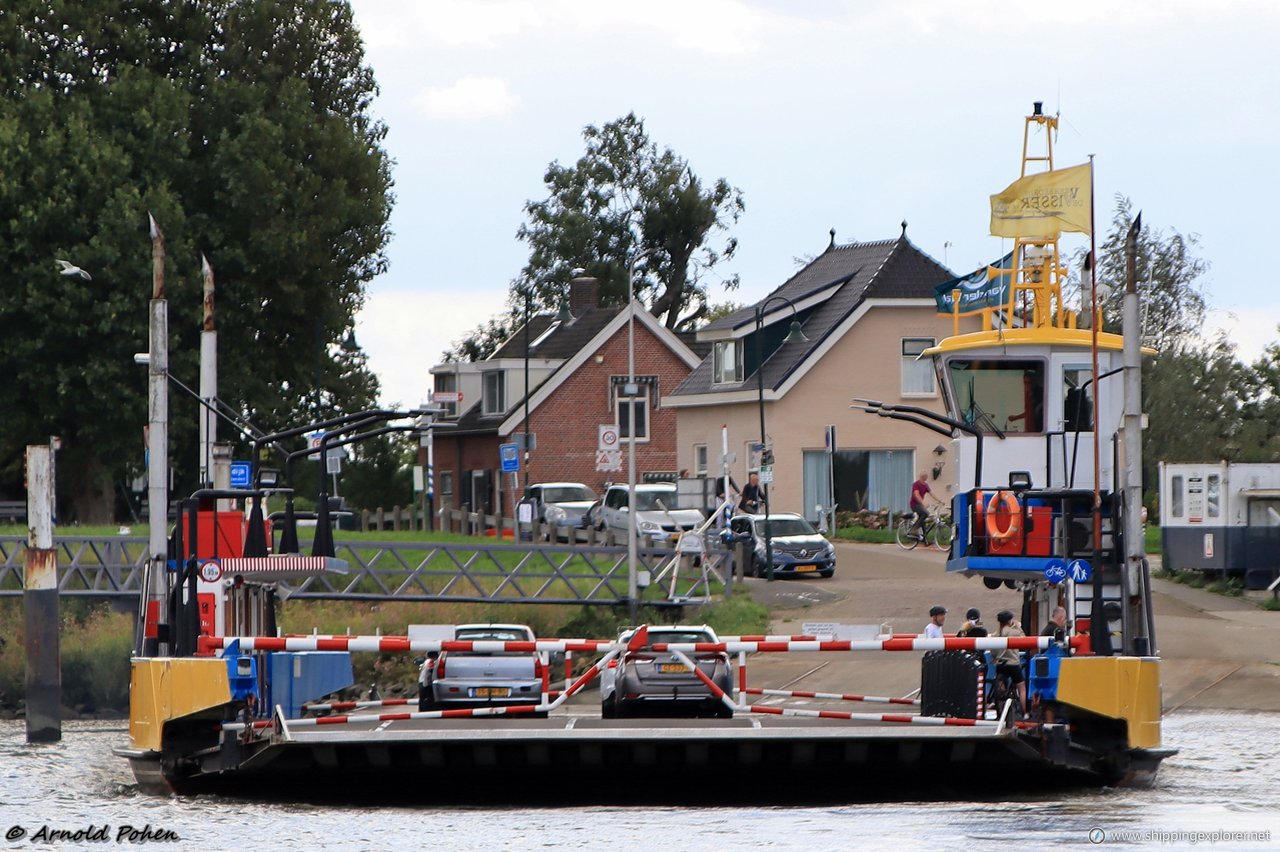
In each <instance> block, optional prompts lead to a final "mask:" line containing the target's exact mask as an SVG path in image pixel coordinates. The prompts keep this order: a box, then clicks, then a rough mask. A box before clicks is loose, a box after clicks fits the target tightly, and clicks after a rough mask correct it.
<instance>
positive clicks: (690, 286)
mask: <svg viewBox="0 0 1280 852" xmlns="http://www.w3.org/2000/svg"><path fill="white" fill-rule="evenodd" d="M582 136H583V139H584V140H585V141H586V147H587V150H586V153H585V154H583V156H582V157H581V158H579V159H578V161H577V162H576V163H574V164H573V165H571V166H565V165H562V164H560V163H559V162H553V163H551V164H550V165H549V166H548V167H547V171H546V174H545V175H544V176H543V180H544V182H545V183H546V186H547V197H546V198H545V199H543V200H541V201H529V202H528V203H526V204H525V213H526V215H527V216H528V221H527V222H526V223H525V224H523V225H521V226H520V229H519V230H518V231H517V232H516V235H517V236H518V237H519V238H520V239H521V240H524V241H525V242H526V243H528V244H529V261H528V263H527V264H526V265H525V267H524V269H523V270H521V273H520V275H519V277H518V278H517V279H516V280H515V281H513V282H512V285H511V290H512V294H511V298H510V299H509V300H508V305H507V311H506V318H505V319H500V320H498V321H496V322H491V323H489V324H488V325H487V326H482V327H481V328H479V329H477V330H476V332H474V333H473V334H472V335H470V336H469V337H468V342H467V343H462V344H455V346H454V347H452V349H451V350H450V352H449V353H447V355H446V357H449V358H458V357H460V356H461V355H462V354H463V353H464V351H465V352H466V354H476V353H478V354H480V356H481V357H485V356H487V355H488V354H489V353H492V352H493V350H494V349H496V348H497V346H498V345H499V344H500V343H501V341H502V338H500V337H497V336H496V334H498V333H499V332H501V331H506V330H508V329H510V328H511V327H514V326H518V325H519V321H520V315H521V312H522V311H523V307H524V296H523V294H524V292H525V291H526V289H527V290H528V291H529V292H530V293H531V294H532V299H533V303H534V307H535V309H546V310H555V309H556V308H557V307H558V306H559V303H560V301H561V300H562V299H563V298H564V294H565V291H566V289H567V287H568V282H569V281H570V280H571V279H572V278H573V277H574V276H575V275H576V274H578V273H579V271H585V273H586V274H587V275H591V276H594V277H595V278H597V279H598V280H599V281H600V301H601V304H602V305H615V306H616V305H622V304H625V303H626V301H627V299H628V292H627V278H628V271H629V270H628V264H629V263H630V262H631V261H633V260H636V259H637V258H639V257H640V255H641V253H647V254H645V256H644V257H643V258H640V259H639V260H638V262H637V263H636V265H635V272H636V276H635V278H636V280H635V295H636V297H637V298H639V299H640V300H641V301H643V302H645V303H647V304H648V306H649V310H650V312H651V313H652V314H653V315H654V316H656V317H658V318H659V320H661V321H662V322H663V324H665V325H666V327H667V328H670V329H673V330H677V331H683V330H686V329H691V328H694V327H696V326H697V325H698V324H699V322H701V321H702V318H703V317H704V316H705V315H706V312H707V310H708V301H707V298H708V290H709V284H710V282H712V281H715V282H716V283H717V284H718V285H720V286H722V287H724V288H725V289H729V290H732V289H735V288H736V287H737V285H738V278H737V276H736V275H735V276H732V277H730V278H718V277H717V274H716V272H715V269H716V266H717V265H718V264H719V263H721V262H722V261H725V260H728V259H730V258H732V257H733V254H734V252H735V251H736V249H737V240H736V239H734V238H733V237H731V236H724V234H725V233H726V232H727V231H728V229H729V228H730V226H732V225H733V224H735V223H736V222H737V221H738V217H739V216H741V215H742V211H743V209H744V205H743V201H742V192H741V191H740V190H738V189H736V188H735V187H733V186H731V185H730V184H729V182H728V181H727V180H725V179H723V178H721V179H719V180H716V181H713V182H711V183H710V184H704V182H703V181H702V180H701V179H700V178H699V177H698V176H697V175H695V174H694V172H693V169H692V168H691V167H690V166H689V164H688V162H686V161H685V160H684V159H683V158H681V157H679V156H677V155H676V154H675V153H674V152H673V151H672V150H671V149H670V148H666V149H663V150H659V149H658V146H657V145H656V144H655V143H654V142H653V141H652V140H650V138H649V135H648V133H647V132H646V131H645V128H644V121H643V120H642V119H640V118H637V117H636V115H635V113H628V114H627V115H626V116H623V117H622V118H620V119H618V120H616V121H612V122H609V123H608V124H605V125H604V126H603V127H596V126H594V125H589V126H588V127H587V128H586V129H584V130H583V132H582ZM722 236H723V240H722V241H721V240H720V238H721V237H722Z"/></svg>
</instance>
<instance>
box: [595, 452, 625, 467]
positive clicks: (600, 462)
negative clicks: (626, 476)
mask: <svg viewBox="0 0 1280 852" xmlns="http://www.w3.org/2000/svg"><path fill="white" fill-rule="evenodd" d="M596 470H600V471H616V470H622V450H596Z"/></svg>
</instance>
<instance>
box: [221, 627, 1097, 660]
mask: <svg viewBox="0 0 1280 852" xmlns="http://www.w3.org/2000/svg"><path fill="white" fill-rule="evenodd" d="M642 630H643V628H641V630H637V631H636V635H637V636H639V635H640V634H641V631H642ZM1053 641H1054V640H1053V639H1052V638H1051V637H1048V636H981V637H969V636H944V637H942V638H940V639H926V638H925V637H923V636H914V635H913V636H911V638H903V639H856V640H841V641H820V640H817V639H785V640H777V641H765V640H761V641H744V642H681V643H675V642H672V643H666V642H655V643H653V644H652V645H651V646H649V647H651V648H652V650H654V651H658V652H662V651H671V652H674V651H684V652H688V653H695V654H705V653H716V652H727V653H730V654H736V653H747V654H769V653H785V652H789V651H828V652H830V651H1003V650H1006V649H1010V648H1011V649H1013V650H1015V651H1035V650H1041V649H1044V648H1047V647H1049V645H1050V643H1052V642H1053ZM232 642H239V643H240V650H241V651H242V652H249V651H364V652H370V653H379V654H388V653H431V652H434V651H461V652H468V651H473V652H476V653H480V654H500V653H503V652H512V653H523V654H530V653H566V652H569V651H576V652H580V653H603V652H607V651H613V650H622V649H624V648H626V647H627V645H624V644H623V643H620V642H617V641H609V640H604V639H539V640H537V641H534V642H527V641H521V642H498V641H476V642H467V641H458V640H440V639H418V640H410V639H409V637H407V636H332V637H321V636H292V637H290V636H201V637H200V645H199V647H200V651H201V652H202V653H205V654H210V653H213V652H215V651H219V650H222V649H223V648H225V647H226V646H227V645H229V644H230V643H232ZM646 643H647V640H641V642H640V644H641V646H643V645H645V644H646ZM630 644H631V645H635V644H636V640H635V639H633V640H632V641H631V643H630ZM1071 644H1072V646H1073V647H1076V646H1078V645H1079V644H1081V637H1072V640H1071Z"/></svg>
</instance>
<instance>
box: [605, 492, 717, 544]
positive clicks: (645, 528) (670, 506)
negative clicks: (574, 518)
mask: <svg viewBox="0 0 1280 852" xmlns="http://www.w3.org/2000/svg"><path fill="white" fill-rule="evenodd" d="M627 492H628V489H627V486H626V485H625V484H622V485H610V486H609V490H607V491H606V492H605V494H604V501H603V502H602V504H601V506H600V509H599V511H598V514H597V515H596V519H597V520H596V523H597V527H596V528H597V529H600V530H605V529H608V530H612V531H614V532H617V533H623V534H625V533H626V532H627V524H628V514H629V513H630V511H631V502H632V501H630V500H628V499H627V497H628V493H627ZM635 509H636V532H637V534H638V535H639V537H640V538H641V539H642V540H645V541H648V542H650V543H651V544H654V545H657V546H660V547H671V546H674V545H675V543H676V541H677V540H678V539H679V538H680V534H681V533H683V532H688V531H689V530H692V529H695V528H697V527H698V526H699V525H700V524H701V523H702V521H703V520H704V518H703V515H702V512H701V511H699V510H698V509H685V508H681V506H680V495H679V493H678V491H677V490H676V484H675V483H674V482H649V483H644V484H641V485H637V486H636V494H635Z"/></svg>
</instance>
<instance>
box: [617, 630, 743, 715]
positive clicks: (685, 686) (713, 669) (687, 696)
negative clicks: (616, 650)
mask: <svg viewBox="0 0 1280 852" xmlns="http://www.w3.org/2000/svg"><path fill="white" fill-rule="evenodd" d="M648 630H649V642H648V645H646V646H645V647H644V648H640V649H638V650H634V651H623V652H622V654H621V655H620V656H619V657H618V660H617V665H616V666H615V667H614V669H613V671H612V673H611V674H612V677H606V678H605V679H604V681H603V682H602V684H601V690H600V714H601V715H602V716H604V718H606V719H614V718H623V717H627V716H637V715H640V714H642V713H645V714H652V715H662V716H717V717H721V718H729V717H731V716H733V710H731V709H730V708H729V707H728V705H726V704H725V703H724V701H722V700H721V699H720V698H719V697H717V696H716V695H715V693H714V692H712V690H711V689H710V688H709V687H708V686H707V685H706V684H705V683H703V682H702V679H701V678H699V677H698V676H697V675H696V674H695V673H694V672H693V671H692V670H691V669H689V668H688V667H687V666H686V665H685V664H684V663H683V662H681V660H680V658H679V657H677V656H676V655H675V654H673V653H671V652H670V651H655V650H653V646H654V645H656V644H688V643H718V642H719V641H720V639H719V637H717V636H716V633H715V631H714V630H712V629H711V628H710V627H708V626H706V625H698V626H694V627H679V626H675V627H650V628H648ZM632 635H633V634H632V632H631V631H628V632H626V633H624V634H623V635H622V638H621V640H620V641H623V642H626V641H628V640H630V638H631V636H632ZM687 656H688V657H689V658H690V659H691V660H692V661H693V662H694V664H695V665H697V667H698V670H699V671H701V672H702V673H703V674H705V675H706V676H707V677H708V678H710V679H711V681H712V682H713V683H714V684H715V685H716V686H718V687H720V689H722V690H723V691H724V692H725V693H726V694H730V695H731V694H732V692H733V668H732V666H731V665H730V664H729V655H728V654H726V653H724V652H723V651H704V652H701V653H689V654H688V655H687Z"/></svg>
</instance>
